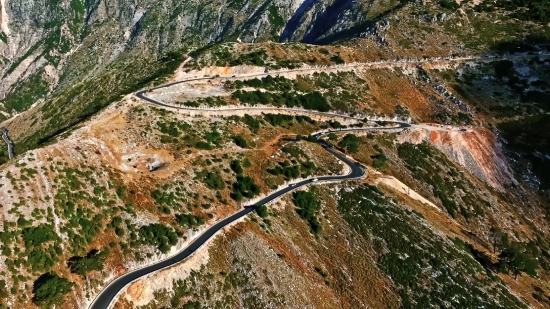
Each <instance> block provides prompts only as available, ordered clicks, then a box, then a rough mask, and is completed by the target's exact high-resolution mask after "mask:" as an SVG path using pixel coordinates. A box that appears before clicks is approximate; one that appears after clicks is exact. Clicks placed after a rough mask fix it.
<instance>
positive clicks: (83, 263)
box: [69, 248, 109, 276]
mask: <svg viewBox="0 0 550 309" xmlns="http://www.w3.org/2000/svg"><path fill="white" fill-rule="evenodd" d="M108 255H109V249H108V248H106V249H104V250H103V251H98V250H92V251H90V252H89V253H88V254H87V255H86V256H85V257H80V256H76V257H72V258H71V259H69V268H70V270H71V272H72V273H75V274H79V275H81V276H86V275H87V274H88V273H89V272H91V271H94V270H102V269H103V265H104V263H105V260H106V259H107V256H108Z"/></svg>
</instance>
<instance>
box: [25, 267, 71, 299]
mask: <svg viewBox="0 0 550 309" xmlns="http://www.w3.org/2000/svg"><path fill="white" fill-rule="evenodd" d="M73 286H74V283H72V282H70V281H69V280H67V279H65V278H61V277H59V276H58V275H57V274H56V273H51V272H50V273H46V274H43V275H42V276H40V277H39V278H38V279H36V281H35V282H34V286H33V294H34V296H33V298H32V301H33V302H34V303H35V304H36V305H38V306H40V307H43V308H52V307H53V306H57V305H61V304H62V303H63V297H64V296H65V295H66V294H68V293H69V292H70V291H71V289H72V287H73Z"/></svg>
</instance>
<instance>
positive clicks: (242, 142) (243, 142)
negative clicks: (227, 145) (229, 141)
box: [233, 135, 248, 148]
mask: <svg viewBox="0 0 550 309" xmlns="http://www.w3.org/2000/svg"><path fill="white" fill-rule="evenodd" d="M233 142H235V144H236V145H237V146H239V147H241V148H247V147H248V143H247V142H246V140H245V139H244V137H243V136H242V135H234V136H233Z"/></svg>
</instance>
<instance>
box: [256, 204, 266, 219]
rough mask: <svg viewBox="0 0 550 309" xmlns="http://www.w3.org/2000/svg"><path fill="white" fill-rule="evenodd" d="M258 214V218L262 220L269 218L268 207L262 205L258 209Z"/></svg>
mask: <svg viewBox="0 0 550 309" xmlns="http://www.w3.org/2000/svg"><path fill="white" fill-rule="evenodd" d="M256 213H257V214H258V216H260V218H265V217H267V216H268V213H267V207H266V206H265V205H260V206H258V207H257V208H256Z"/></svg>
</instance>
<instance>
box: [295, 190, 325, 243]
mask: <svg viewBox="0 0 550 309" xmlns="http://www.w3.org/2000/svg"><path fill="white" fill-rule="evenodd" d="M313 190H314V189H312V190H310V191H298V192H294V194H293V195H292V202H293V203H294V205H296V213H297V214H298V215H299V216H300V218H302V219H304V220H306V221H307V223H308V224H309V227H310V228H311V232H312V233H313V234H318V233H320V232H321V231H322V229H323V228H322V226H321V224H320V223H319V219H318V218H317V214H318V212H319V210H320V209H321V201H320V200H319V199H318V198H317V195H316V194H315V193H314V191H313Z"/></svg>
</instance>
